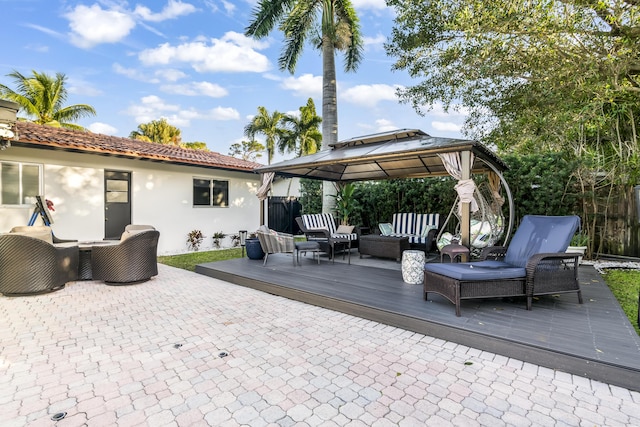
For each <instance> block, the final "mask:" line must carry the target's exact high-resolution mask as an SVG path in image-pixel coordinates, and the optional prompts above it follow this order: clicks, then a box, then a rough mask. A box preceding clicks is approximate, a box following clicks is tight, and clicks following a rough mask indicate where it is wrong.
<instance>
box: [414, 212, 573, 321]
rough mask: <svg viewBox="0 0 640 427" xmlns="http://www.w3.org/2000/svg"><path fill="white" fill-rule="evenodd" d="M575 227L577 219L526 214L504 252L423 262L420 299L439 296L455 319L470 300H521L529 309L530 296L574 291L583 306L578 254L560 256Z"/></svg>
mask: <svg viewBox="0 0 640 427" xmlns="http://www.w3.org/2000/svg"><path fill="white" fill-rule="evenodd" d="M579 224H580V218H579V217H577V216H538V215H526V216H524V217H523V219H522V222H521V224H520V226H519V227H518V230H517V231H516V233H515V234H514V236H513V238H512V240H511V243H510V245H509V247H508V248H506V251H505V248H504V247H491V248H485V250H484V251H483V255H482V257H483V258H485V259H484V260H482V261H478V262H466V263H457V264H425V267H424V299H425V300H426V299H427V298H428V294H429V293H430V292H435V293H437V294H440V295H442V296H444V297H445V298H447V299H448V300H449V301H451V302H452V303H454V304H455V306H456V316H460V301H461V300H463V299H470V298H495V297H514V296H523V297H526V298H527V310H531V306H532V300H533V296H535V295H544V294H550V293H554V294H555V293H560V292H577V294H578V301H579V303H580V304H582V293H581V291H580V285H579V283H578V276H577V274H578V273H577V272H578V256H577V255H576V254H567V253H565V252H564V251H565V250H566V249H567V247H568V246H569V242H570V241H571V237H572V236H573V235H574V233H575V232H576V230H577V228H578V226H579ZM496 254H497V255H498V256H496ZM503 254H504V259H503V260H499V259H501V258H502V255H503ZM489 258H493V259H489Z"/></svg>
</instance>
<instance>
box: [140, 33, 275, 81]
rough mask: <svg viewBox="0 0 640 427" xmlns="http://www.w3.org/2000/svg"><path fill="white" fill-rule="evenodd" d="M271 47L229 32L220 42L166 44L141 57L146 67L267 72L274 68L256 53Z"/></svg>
mask: <svg viewBox="0 0 640 427" xmlns="http://www.w3.org/2000/svg"><path fill="white" fill-rule="evenodd" d="M267 46H268V45H267V44H266V43H263V42H258V41H254V40H252V39H250V38H247V37H245V36H244V35H242V34H239V33H236V32H233V31H229V32H227V33H226V34H225V35H224V36H223V37H222V38H221V39H210V40H208V41H206V40H195V41H192V42H188V43H183V44H180V45H176V46H172V45H171V44H169V43H164V44H161V45H160V46H158V47H157V48H154V49H147V50H144V51H142V52H140V53H139V54H138V58H139V59H140V61H142V63H143V64H145V65H158V64H159V65H166V64H172V63H176V62H178V63H188V64H190V65H191V66H192V67H193V68H194V69H195V70H196V71H198V72H220V71H226V72H258V73H260V72H264V71H267V70H268V69H269V68H271V65H270V63H269V60H268V59H267V57H266V56H264V55H262V54H261V53H258V52H257V51H256V50H259V49H264V48H266V47H267Z"/></svg>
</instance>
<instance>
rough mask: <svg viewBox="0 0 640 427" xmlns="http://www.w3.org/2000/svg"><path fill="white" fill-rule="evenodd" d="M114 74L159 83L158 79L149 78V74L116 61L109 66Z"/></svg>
mask: <svg viewBox="0 0 640 427" xmlns="http://www.w3.org/2000/svg"><path fill="white" fill-rule="evenodd" d="M111 68H112V69H113V71H114V72H115V73H116V74H120V75H123V76H126V77H128V78H130V79H133V80H138V81H141V82H146V83H159V80H158V79H153V78H149V74H146V73H143V72H142V71H140V70H136V69H135V68H125V67H123V66H122V65H120V64H118V63H117V62H116V63H115V64H113V65H112V66H111Z"/></svg>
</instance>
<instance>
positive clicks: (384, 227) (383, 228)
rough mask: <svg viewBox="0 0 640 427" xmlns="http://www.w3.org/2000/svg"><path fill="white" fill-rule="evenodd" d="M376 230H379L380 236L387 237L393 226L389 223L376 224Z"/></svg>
mask: <svg viewBox="0 0 640 427" xmlns="http://www.w3.org/2000/svg"><path fill="white" fill-rule="evenodd" d="M378 228H379V229H380V234H382V235H383V236H389V235H391V234H392V233H393V225H391V223H389V222H383V223H380V224H378Z"/></svg>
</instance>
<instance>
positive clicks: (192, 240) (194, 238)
mask: <svg viewBox="0 0 640 427" xmlns="http://www.w3.org/2000/svg"><path fill="white" fill-rule="evenodd" d="M202 239H204V235H203V234H202V231H200V230H191V231H190V232H189V234H187V246H188V247H189V249H191V250H194V251H198V250H199V249H200V245H201V244H202Z"/></svg>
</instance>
